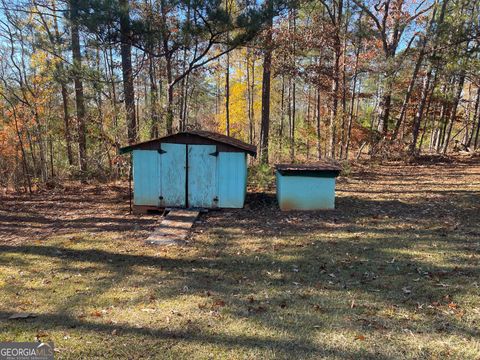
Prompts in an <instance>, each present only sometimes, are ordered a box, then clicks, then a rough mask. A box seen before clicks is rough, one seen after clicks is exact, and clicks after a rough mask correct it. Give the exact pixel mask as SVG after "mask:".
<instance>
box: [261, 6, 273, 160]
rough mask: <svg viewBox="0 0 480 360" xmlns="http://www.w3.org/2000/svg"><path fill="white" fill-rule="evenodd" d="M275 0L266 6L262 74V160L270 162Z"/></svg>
mask: <svg viewBox="0 0 480 360" xmlns="http://www.w3.org/2000/svg"><path fill="white" fill-rule="evenodd" d="M272 1H273V0H267V1H266V4H265V6H266V7H267V9H268V12H269V17H270V18H269V23H268V28H267V30H266V31H267V34H266V39H265V43H266V44H265V50H264V56H263V76H262V120H261V128H260V162H261V163H262V164H268V140H269V130H270V78H271V65H272V30H273V29H272V28H273V2H272Z"/></svg>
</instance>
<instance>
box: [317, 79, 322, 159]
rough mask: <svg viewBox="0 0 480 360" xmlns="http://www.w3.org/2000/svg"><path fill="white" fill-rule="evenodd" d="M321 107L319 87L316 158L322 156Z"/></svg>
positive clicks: (318, 90)
mask: <svg viewBox="0 0 480 360" xmlns="http://www.w3.org/2000/svg"><path fill="white" fill-rule="evenodd" d="M321 109H322V105H321V102H320V87H319V88H317V157H318V160H320V159H321V158H322V137H321V135H322V134H321V120H322V114H321Z"/></svg>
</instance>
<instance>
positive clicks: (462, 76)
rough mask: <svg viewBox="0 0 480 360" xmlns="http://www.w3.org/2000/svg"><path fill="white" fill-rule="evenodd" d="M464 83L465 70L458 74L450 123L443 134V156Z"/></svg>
mask: <svg viewBox="0 0 480 360" xmlns="http://www.w3.org/2000/svg"><path fill="white" fill-rule="evenodd" d="M464 83H465V70H462V72H461V74H460V78H459V80H458V84H457V92H456V94H455V98H454V100H453V106H452V111H451V113H450V121H449V123H448V129H447V132H446V134H445V141H444V143H443V149H442V153H444V154H445V153H446V152H447V149H448V143H449V142H450V136H451V134H452V128H453V124H454V123H455V119H456V117H457V108H458V104H459V102H460V98H461V96H462V90H463V84H464Z"/></svg>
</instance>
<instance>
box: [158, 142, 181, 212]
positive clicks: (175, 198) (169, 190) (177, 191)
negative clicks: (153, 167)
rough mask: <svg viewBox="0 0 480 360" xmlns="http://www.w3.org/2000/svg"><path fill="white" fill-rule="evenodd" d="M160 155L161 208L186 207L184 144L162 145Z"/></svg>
mask: <svg viewBox="0 0 480 360" xmlns="http://www.w3.org/2000/svg"><path fill="white" fill-rule="evenodd" d="M161 149H162V150H163V151H165V152H164V153H162V154H161V155H160V169H161V171H160V173H159V174H158V176H159V177H160V179H161V181H160V186H161V187H160V196H161V199H160V206H162V207H166V206H172V207H184V206H185V199H186V196H185V183H186V180H187V179H186V171H185V169H186V168H187V166H186V161H187V158H186V151H187V146H186V145H184V144H168V143H162V144H161Z"/></svg>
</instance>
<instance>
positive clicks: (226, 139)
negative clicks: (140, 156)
mask: <svg viewBox="0 0 480 360" xmlns="http://www.w3.org/2000/svg"><path fill="white" fill-rule="evenodd" d="M185 135H186V136H194V137H200V138H203V139H207V140H210V141H213V142H217V143H221V144H225V145H228V146H231V147H233V148H236V149H239V150H243V151H245V152H247V153H249V154H250V155H252V156H256V155H257V147H256V146H255V145H251V144H247V143H245V142H243V141H241V140H238V139H236V138H233V137H231V136H226V135H223V134H218V133H215V132H211V131H205V130H191V131H183V132H179V133H176V134H172V135H167V136H164V137H161V138H157V139H153V140H148V141H143V142H140V143H137V144H133V145H129V146H125V147H122V148H120V154H125V153H128V152H130V151H132V150H135V149H139V148H145V146H148V145H154V144H156V143H161V142H163V141H166V140H169V141H170V142H171V141H172V140H175V138H176V137H178V138H181V137H184V136H185Z"/></svg>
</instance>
